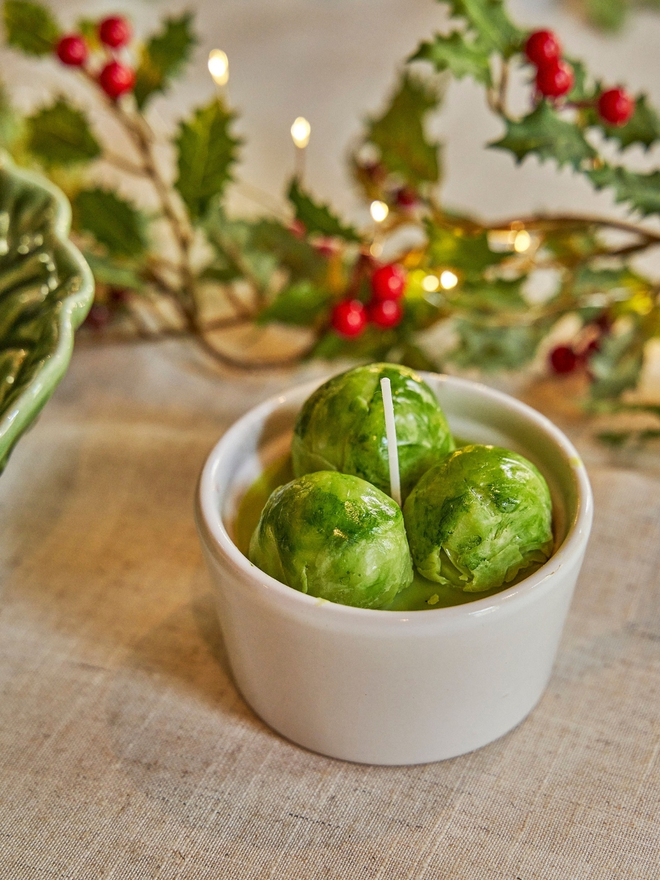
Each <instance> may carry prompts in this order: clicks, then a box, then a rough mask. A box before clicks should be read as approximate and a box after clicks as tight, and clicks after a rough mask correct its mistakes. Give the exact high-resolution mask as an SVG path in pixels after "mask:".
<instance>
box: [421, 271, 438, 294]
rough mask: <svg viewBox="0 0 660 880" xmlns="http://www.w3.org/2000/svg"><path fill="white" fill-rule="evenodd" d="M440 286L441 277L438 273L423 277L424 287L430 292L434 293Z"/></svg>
mask: <svg viewBox="0 0 660 880" xmlns="http://www.w3.org/2000/svg"><path fill="white" fill-rule="evenodd" d="M439 287H440V279H439V278H438V277H437V275H425V276H424V277H423V278H422V288H423V289H424V290H426V291H427V292H428V293H433V292H434V291H435V290H437V289H438V288H439Z"/></svg>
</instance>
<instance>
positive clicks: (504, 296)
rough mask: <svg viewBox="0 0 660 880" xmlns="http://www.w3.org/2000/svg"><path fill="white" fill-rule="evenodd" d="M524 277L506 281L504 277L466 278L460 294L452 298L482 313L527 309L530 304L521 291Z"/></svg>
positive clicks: (456, 302)
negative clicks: (490, 278)
mask: <svg viewBox="0 0 660 880" xmlns="http://www.w3.org/2000/svg"><path fill="white" fill-rule="evenodd" d="M524 280H525V279H524V278H518V279H516V280H514V281H506V280H505V279H503V278H495V279H492V280H489V279H486V278H484V277H480V278H475V279H466V281H465V283H464V284H462V285H461V287H460V288H459V294H458V296H457V297H454V298H453V299H452V303H453V304H454V305H456V306H458V307H462V308H466V309H470V310H471V311H474V312H481V313H482V314H485V315H486V314H498V313H500V312H520V311H526V310H527V309H528V308H529V305H528V303H527V301H526V300H525V298H524V297H523V295H522V293H521V288H522V285H523V283H524Z"/></svg>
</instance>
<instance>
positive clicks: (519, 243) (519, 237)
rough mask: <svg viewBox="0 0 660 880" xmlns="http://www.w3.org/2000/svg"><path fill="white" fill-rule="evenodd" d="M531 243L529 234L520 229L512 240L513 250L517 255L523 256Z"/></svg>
mask: <svg viewBox="0 0 660 880" xmlns="http://www.w3.org/2000/svg"><path fill="white" fill-rule="evenodd" d="M531 243H532V236H531V235H530V234H529V232H526V231H525V230H524V229H522V230H521V231H520V232H517V233H516V237H515V238H514V240H513V249H514V251H515V252H516V253H517V254H524V253H525V251H528V250H529V248H530V245H531Z"/></svg>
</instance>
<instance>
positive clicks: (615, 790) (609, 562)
mask: <svg viewBox="0 0 660 880" xmlns="http://www.w3.org/2000/svg"><path fill="white" fill-rule="evenodd" d="M300 375H301V374H300V373H299V374H297V375H291V374H288V375H287V374H284V373H280V374H277V373H274V374H270V375H268V376H267V377H264V376H249V377H236V376H234V377H228V376H220V375H218V374H215V373H212V372H211V371H209V370H207V369H206V368H205V367H204V366H203V365H201V364H199V363H198V362H197V361H196V360H195V358H194V357H193V356H188V355H187V354H186V350H185V349H184V348H182V347H179V346H178V345H176V344H168V345H165V346H148V345H147V346H142V347H139V346H124V347H114V348H104V349H94V350H90V349H87V350H80V351H78V352H77V353H76V355H75V357H74V362H73V366H72V369H71V371H70V373H69V374H68V376H67V378H66V379H65V381H64V382H63V384H62V385H61V386H60V389H59V390H58V392H57V394H56V396H55V398H54V400H53V401H52V402H51V404H50V405H49V406H48V407H47V409H46V410H45V411H44V413H43V415H42V417H41V419H40V421H39V422H38V423H37V425H36V426H35V428H34V430H33V431H32V432H31V433H30V434H29V435H28V436H27V437H25V438H24V440H23V441H22V442H21V444H20V445H19V447H18V448H17V449H16V451H15V454H14V456H13V458H12V459H11V461H10V463H9V466H8V469H7V471H6V472H5V474H3V476H2V478H0V522H1V528H0V585H1V587H2V600H1V604H0V695H1V696H0V773H1V781H0V877H2V878H3V880H14V878H20V880H33V878H34V880H37V878H38V880H45V878H53V880H55V878H57V880H65V878H66V880H97V878H98V880H100V878H103V880H109V878H113V880H129V878H130V880H133V878H135V880H143V878H159V880H174V878H177V880H183V878H187V880H188V878H190V880H192V878H194V880H203V878H209V880H211V878H232V880H233V878H240V880H247V878H278V880H298V878H349V880H358V878H373V880H376V878H378V880H385V878H389V880H404V878H426V880H431V878H434V880H435V878H452V880H472V878H474V880H487V878H493V880H499V878H502V880H504V878H506V880H554V878H557V880H586V878H589V880H595V878H603V880H605V878H608V880H609V878H630V880H645V878H648V880H655V878H658V877H659V876H660V856H659V854H658V836H659V833H660V814H659V808H660V776H659V773H660V757H659V752H660V605H659V600H660V573H659V571H658V568H659V559H660V542H659V541H658V537H659V534H660V493H659V491H658V490H659V488H660V478H659V477H658V474H657V473H656V472H654V471H653V470H652V469H650V470H649V469H646V470H641V469H637V470H636V469H626V468H623V467H620V466H617V465H616V463H613V462H611V461H608V459H607V456H606V455H604V454H602V453H598V452H597V451H595V450H594V449H593V448H592V447H591V446H590V444H589V443H588V442H587V440H586V435H585V433H584V430H583V428H582V427H581V424H580V423H575V424H573V425H571V424H568V428H569V431H570V432H571V433H572V436H573V437H574V438H575V439H577V442H578V445H580V447H581V448H582V449H583V451H585V452H586V453H587V456H588V457H587V460H588V462H589V469H590V476H591V479H592V481H593V487H594V491H595V496H596V519H595V525H594V532H593V537H592V541H591V545H590V548H589V551H588V554H587V560H586V563H585V567H584V570H583V573H582V576H581V578H580V581H579V584H578V588H577V592H576V596H575V599H574V602H573V605H572V608H571V612H570V616H569V619H568V624H567V628H566V632H565V635H564V638H563V641H562V643H561V647H560V651H559V656H558V660H557V664H556V668H555V672H554V675H553V677H552V680H551V683H550V686H549V688H548V690H547V693H546V694H545V696H544V697H543V699H542V701H541V703H540V705H539V706H538V707H537V708H536V709H535V710H534V712H533V713H532V714H531V716H530V717H529V718H528V719H527V720H526V721H525V722H524V723H523V724H521V725H520V726H519V727H518V728H517V729H516V730H514V731H513V732H512V733H510V734H509V735H508V736H505V737H504V738H502V739H501V740H499V741H498V742H495V743H493V744H492V745H490V746H488V747H486V748H484V749H482V750H480V751H478V752H475V753H473V754H470V755H466V756H464V757H461V758H456V759H454V760H451V761H446V762H443V763H438V764H430V765H427V766H419V767H403V768H382V767H367V766H359V765H352V764H345V763H342V762H339V761H335V760H330V759H327V758H324V757H320V756H318V755H315V754H311V753H309V752H306V751H304V750H302V749H300V748H298V747H296V746H294V745H292V744H290V743H289V742H286V741H285V740H283V739H282V738H280V737H279V736H277V735H276V734H274V733H273V732H272V731H270V730H269V729H268V728H267V727H265V726H264V725H263V724H262V723H261V722H260V721H259V720H258V719H257V718H256V717H255V716H254V715H253V714H252V712H251V711H250V710H249V709H248V708H247V707H246V705H245V703H244V702H243V700H242V699H241V697H240V696H239V695H238V694H237V692H236V690H235V688H234V686H233V684H232V681H231V678H230V676H229V674H228V672H227V669H226V665H225V661H224V657H223V649H222V642H221V638H220V634H219V629H218V624H217V621H216V618H215V616H214V610H213V606H212V602H211V597H210V587H209V581H208V579H207V575H206V572H205V570H204V566H203V563H202V558H201V553H200V548H199V546H198V542H197V537H196V534H195V528H194V523H193V516H192V497H193V491H194V487H195V481H196V478H197V475H198V472H199V470H200V467H201V465H202V462H203V460H204V458H205V455H206V453H207V452H208V450H209V448H210V447H211V445H212V444H213V443H214V442H215V440H216V439H217V438H218V436H219V435H220V434H221V433H222V432H223V431H224V430H225V429H226V427H227V426H228V425H229V424H230V423H231V422H232V421H233V420H234V419H235V418H236V417H237V416H239V415H240V414H241V413H242V412H244V411H245V409H246V408H248V407H249V406H251V405H253V404H254V403H256V402H257V401H259V400H261V399H263V398H264V397H266V396H268V395H270V394H271V393H274V392H276V391H277V390H279V389H280V388H282V387H284V386H285V385H287V384H289V383H290V382H291V381H294V380H295V379H296V378H299V377H300ZM544 401H545V403H544ZM534 402H535V403H536V404H537V405H540V406H541V407H542V408H545V409H546V410H548V411H550V413H551V414H553V412H554V410H553V407H552V406H551V404H550V400H549V398H546V396H545V395H544V394H542V393H539V394H537V395H536V396H535V398H534ZM546 404H547V405H546Z"/></svg>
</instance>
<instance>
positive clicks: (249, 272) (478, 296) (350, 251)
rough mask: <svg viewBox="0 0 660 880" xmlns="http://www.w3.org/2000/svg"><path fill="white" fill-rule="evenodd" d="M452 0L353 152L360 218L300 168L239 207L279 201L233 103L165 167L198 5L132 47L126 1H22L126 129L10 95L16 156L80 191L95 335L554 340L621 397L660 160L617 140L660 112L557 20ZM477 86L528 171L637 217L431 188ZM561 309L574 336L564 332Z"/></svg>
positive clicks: (439, 353) (518, 359)
mask: <svg viewBox="0 0 660 880" xmlns="http://www.w3.org/2000/svg"><path fill="white" fill-rule="evenodd" d="M442 2H443V5H444V6H445V7H446V8H447V9H448V11H449V13H450V24H449V26H448V27H447V29H446V30H445V31H443V32H441V33H438V34H436V35H435V36H434V37H433V38H432V39H430V40H427V41H424V42H422V43H421V44H420V46H419V47H418V49H417V50H416V52H415V53H414V54H413V55H412V56H411V58H410V59H409V63H408V65H407V66H406V67H405V68H404V69H403V71H402V72H401V73H400V74H399V75H398V77H397V80H396V82H395V85H394V88H393V90H392V92H391V94H390V96H389V98H388V100H387V101H386V103H385V105H384V107H383V108H382V109H381V111H380V112H378V113H376V114H373V115H371V116H369V117H367V118H366V119H365V122H364V127H363V132H362V135H361V137H360V138H359V140H358V142H357V144H356V145H355V148H354V149H353V151H352V153H351V156H350V170H351V173H352V176H353V179H354V182H355V184H356V186H357V187H358V189H359V191H360V192H361V193H362V195H363V197H364V200H365V204H366V205H367V206H370V209H371V214H372V216H373V218H374V220H373V222H369V223H367V224H365V225H364V226H363V227H361V228H359V227H357V226H356V225H354V224H353V223H350V222H348V221H347V220H345V219H343V218H341V217H339V216H338V215H337V213H336V212H335V211H334V210H333V208H332V207H331V206H330V205H326V204H323V203H321V202H319V201H318V200H317V199H315V198H314V196H313V194H312V193H310V192H309V190H308V189H307V187H306V186H305V184H304V181H303V180H302V179H300V178H299V177H294V178H293V179H292V180H290V181H289V182H288V184H287V187H286V192H285V198H284V200H283V202H282V203H281V204H280V205H277V206H276V207H275V210H272V209H271V207H270V205H269V206H268V209H267V210H266V211H265V213H264V215H263V216H261V217H259V218H257V219H249V220H248V219H244V218H236V217H232V216H230V214H229V213H228V211H227V209H226V206H225V198H226V192H227V187H228V185H229V184H232V185H234V186H242V187H243V188H244V192H246V194H248V195H249V196H250V197H252V198H256V199H257V200H258V201H260V202H261V201H263V197H262V195H261V194H260V193H258V192H255V191H254V189H253V188H248V187H246V186H245V185H244V184H241V183H240V182H238V181H237V180H236V167H237V163H238V160H239V155H240V147H241V139H240V137H239V136H238V135H237V134H236V126H237V114H236V112H235V111H234V110H233V109H232V108H231V107H229V106H228V104H227V102H226V100H225V98H224V97H223V96H222V95H218V94H216V95H214V96H212V97H210V99H209V100H208V101H207V102H206V103H205V104H203V105H202V106H200V107H197V108H195V109H194V110H193V112H192V113H191V115H190V116H189V117H188V118H186V119H182V120H181V121H180V122H179V123H178V125H177V126H176V129H175V131H174V132H173V134H172V137H171V150H172V152H173V154H174V156H175V160H174V161H175V166H174V167H167V166H163V164H162V162H161V158H160V151H159V139H158V138H157V136H156V134H155V133H154V130H153V128H152V126H151V124H150V113H151V105H152V102H153V100H154V99H155V98H156V97H158V96H160V95H163V94H166V93H167V91H168V89H169V87H170V86H171V84H172V83H173V81H174V80H175V78H176V77H178V76H180V75H181V74H182V73H183V72H184V70H185V66H186V64H187V62H188V61H189V60H190V58H191V57H192V53H193V51H194V49H195V43H196V39H195V34H194V21H193V17H192V15H191V14H189V13H186V14H184V15H181V16H178V17H172V18H168V19H166V20H165V21H164V22H163V23H162V25H161V28H160V30H159V31H158V32H157V33H155V34H153V35H152V36H150V37H148V38H147V39H146V40H144V41H142V42H138V41H136V40H135V39H134V38H133V36H132V33H131V27H130V23H129V22H128V21H127V20H126V19H125V18H123V17H120V16H112V17H109V18H105V19H102V20H101V21H90V20H83V21H79V22H78V23H77V24H76V25H75V26H74V27H73V28H72V29H71V30H68V31H65V30H64V29H63V28H62V26H61V25H60V23H59V21H57V20H56V18H55V17H54V16H53V14H52V12H51V11H50V10H49V9H48V8H47V7H46V6H43V5H39V4H35V3H28V2H23V0H7V2H5V4H4V18H5V26H6V35H7V41H8V43H9V44H10V45H11V46H13V47H15V48H16V49H18V50H21V51H23V52H24V53H27V54H30V55H33V56H37V57H45V56H49V55H50V56H55V57H57V58H58V59H59V61H60V62H61V63H62V64H64V65H66V66H68V67H69V68H70V69H71V71H72V73H75V74H77V75H78V76H79V77H82V79H83V80H84V81H85V82H86V83H87V84H88V86H89V89H90V99H91V100H92V101H96V102H100V103H101V106H102V107H103V109H104V111H105V113H106V114H107V115H108V116H109V117H110V119H111V120H112V121H113V123H114V125H115V126H116V128H117V131H118V132H119V133H120V134H121V136H122V138H123V140H119V139H117V138H115V137H112V138H111V139H106V138H103V137H102V136H101V135H100V134H99V132H98V131H97V130H96V129H95V127H94V125H93V124H92V123H91V121H90V118H89V116H88V112H87V109H86V108H85V107H82V106H79V105H78V104H74V103H73V102H71V100H70V99H69V98H68V97H67V96H65V95H59V96H55V97H54V99H53V100H52V101H51V102H50V103H48V104H47V105H46V106H43V107H40V108H37V109H36V110H35V111H34V112H33V113H32V114H31V115H30V116H28V117H27V118H25V119H21V118H20V116H19V114H17V113H16V112H15V111H14V110H13V108H12V107H11V103H10V101H9V100H8V97H7V96H6V94H3V95H0V139H1V141H2V143H3V145H4V146H5V148H6V149H9V150H10V151H11V152H13V153H14V155H15V156H16V157H17V158H19V160H21V161H23V162H24V163H26V164H32V165H38V166H40V167H42V168H44V169H45V170H46V171H47V172H48V173H49V174H50V175H51V177H53V179H54V180H56V182H58V183H59V184H60V185H61V186H63V187H64V188H65V190H66V191H67V193H68V194H69V196H70V198H71V201H72V204H73V209H74V230H75V234H76V235H77V237H78V241H79V243H80V245H81V246H82V247H83V249H84V251H85V254H86V256H87V259H88V261H89V262H90V265H91V266H92V269H93V271H94V273H95V276H96V280H97V285H98V295H97V302H96V304H95V306H94V308H93V310H92V312H91V314H90V318H89V322H88V324H89V327H90V329H91V330H95V331H96V334H95V335H96V338H98V339H99V340H106V341H107V340H114V339H121V340H124V339H126V338H136V339H148V340H159V339H162V338H164V337H166V336H170V335H187V336H190V337H191V338H193V339H195V340H196V341H197V342H198V344H199V345H200V346H202V348H203V349H204V351H205V352H207V353H208V354H209V355H211V356H212V357H214V358H216V359H217V360H219V361H221V362H222V363H224V364H227V365H230V366H234V367H259V366H270V365H271V364H273V363H281V364H284V363H291V362H296V361H297V360H300V359H301V358H304V357H320V358H326V359H329V358H336V357H342V358H345V357H348V358H352V359H389V360H399V361H401V362H403V363H407V364H409V365H412V366H414V367H418V368H424V367H428V368H433V369H442V368H447V367H451V365H452V364H454V365H456V366H457V367H461V368H467V367H473V366H476V367H479V368H480V369H482V370H490V369H519V368H521V367H523V366H524V365H525V364H527V363H529V362H530V361H531V360H532V359H533V358H535V357H538V355H539V351H542V352H543V351H545V352H546V357H547V363H548V368H549V369H550V370H551V372H553V373H555V374H564V373H575V372H578V371H579V372H581V373H582V374H583V375H584V376H585V378H587V379H588V385H589V391H590V397H591V400H592V404H591V405H592V406H593V407H594V408H599V409H603V408H606V407H609V408H610V409H613V408H617V409H620V408H622V407H625V406H626V405H627V404H626V394H627V393H628V392H629V391H630V389H633V388H634V387H635V386H636V384H637V382H638V379H639V375H640V371H641V369H642V366H643V363H644V356H645V351H646V347H647V344H648V343H649V342H650V340H652V339H655V338H656V337H657V336H659V335H660V305H659V293H660V287H659V282H658V280H657V279H654V278H652V277H650V276H647V275H646V274H644V273H643V272H642V271H641V270H640V269H639V268H638V266H637V263H636V258H637V257H638V256H639V255H641V254H645V253H646V252H648V251H649V250H650V249H651V248H654V247H657V246H658V244H660V234H658V233H657V232H656V231H655V229H654V228H653V226H651V225H649V224H648V223H647V222H644V221H645V218H647V217H652V216H654V215H657V214H658V213H660V171H651V172H647V173H639V172H637V171H634V170H632V169H631V168H629V167H628V166H627V165H626V164H625V158H626V156H625V154H626V151H627V149H628V148H629V147H631V146H632V145H638V146H641V147H643V148H644V149H646V150H649V149H650V148H651V147H653V146H654V145H655V144H656V143H657V141H658V140H660V117H659V116H658V114H657V113H656V111H655V110H654V109H653V108H652V106H651V105H650V103H649V100H648V98H647V96H646V95H645V94H639V95H636V96H633V95H630V94H629V93H628V92H627V91H626V89H625V88H623V87H622V86H621V85H620V84H617V83H612V84H609V83H604V82H602V81H601V80H600V79H598V78H597V77H594V76H592V75H591V74H590V73H589V71H588V70H587V68H586V66H585V65H584V64H583V63H582V62H580V61H578V60H577V59H573V58H567V57H565V55H564V53H563V51H562V48H561V45H560V41H559V39H558V38H557V36H556V35H555V34H553V33H551V32H549V31H543V30H542V31H536V32H533V33H529V32H527V31H525V30H524V29H523V28H521V27H519V26H518V25H517V24H516V23H515V22H513V21H512V20H511V18H510V17H509V15H508V13H507V10H506V6H505V4H504V3H503V2H502V0H442ZM438 74H441V78H440V80H439V79H438ZM464 77H469V78H471V79H473V80H474V81H475V82H476V83H477V84H479V85H480V86H481V87H482V88H483V90H484V97H485V102H486V105H487V107H488V108H489V109H490V111H491V112H493V113H494V114H495V115H496V116H497V117H498V118H499V119H500V121H501V124H502V135H501V137H499V138H498V139H497V140H496V141H495V142H493V143H492V144H490V145H489V147H490V148H492V149H498V150H503V151H506V152H508V153H509V154H511V156H512V157H513V159H514V161H516V162H523V161H525V160H526V159H527V158H528V157H530V156H533V157H536V158H537V159H538V160H539V161H549V162H554V163H555V164H556V165H557V167H563V166H568V167H569V168H571V169H572V170H573V172H574V173H576V174H579V175H581V176H582V177H583V178H585V179H586V180H588V181H589V182H590V184H591V185H592V186H593V187H595V188H596V189H608V190H609V191H610V192H611V193H612V195H613V198H614V200H615V201H617V202H619V203H621V204H622V205H624V206H625V207H626V208H627V209H628V210H629V212H630V215H631V219H630V220H629V221H621V220H618V219H612V220H608V219H600V218H593V217H578V216H561V215H559V216H546V215H537V216H533V217H518V218H511V219H508V220H505V221H498V222H495V223H483V222H481V221H479V220H477V219H475V218H471V217H466V216H464V215H460V214H458V213H456V212H453V211H450V210H448V209H447V208H446V207H445V206H444V205H443V204H442V201H441V199H440V196H439V185H440V182H441V176H442V162H441V145H440V144H438V143H437V142H435V141H434V140H433V139H432V138H431V137H430V136H429V134H428V120H429V118H430V116H431V115H432V114H434V113H436V112H439V110H440V108H441V104H442V96H443V91H444V89H445V88H446V87H447V85H448V82H449V81H450V80H451V79H452V78H455V79H462V78H464ZM443 78H444V82H443V81H442V80H443ZM515 80H518V81H522V82H523V83H524V84H525V87H526V88H527V90H528V108H527V110H526V111H525V112H524V113H522V114H514V113H513V111H512V110H511V109H510V105H511V102H510V100H509V94H510V90H511V84H512V82H514V81H515ZM603 143H606V144H607V150H606V155H605V154H604V153H603V151H602V149H601V147H602V144H603ZM613 157H615V158H613ZM104 166H105V168H107V167H108V166H110V167H112V168H113V169H114V171H115V172H116V173H117V174H119V175H120V176H121V177H123V178H124V179H125V180H126V181H127V183H128V182H130V181H133V180H135V179H142V180H144V181H145V182H146V183H148V184H149V187H150V191H151V196H152V198H151V201H150V202H148V203H146V204H138V203H137V202H136V201H133V200H132V199H131V198H128V197H126V195H124V193H126V192H130V183H129V184H128V185H127V186H120V187H119V188H114V189H110V188H109V187H108V185H107V183H106V182H105V180H106V173H105V168H104ZM406 241H408V242H410V241H414V242H415V243H414V245H411V244H407V245H406V244H405V243H404V242H406ZM541 288H543V289H541ZM567 316H570V317H571V320H572V323H571V327H572V330H571V331H570V334H569V335H567V336H566V335H565V336H563V337H562V338H560V339H555V335H556V328H557V327H558V325H559V324H560V321H564V322H565V321H566V319H567ZM569 323H570V322H569ZM282 327H285V328H287V327H288V328H289V331H290V334H291V333H292V334H293V337H291V335H289V336H287V337H286V338H287V339H288V340H291V338H293V342H292V343H291V345H290V347H289V348H288V349H287V350H286V351H284V352H283V353H282V354H281V355H278V356H277V357H275V358H270V357H269V358H266V357H264V355H263V354H262V350H263V349H265V346H264V344H263V342H262V336H263V335H264V334H265V335H267V336H269V337H271V338H272V333H273V329H274V328H282ZM245 334H248V336H249V339H247V338H246V336H245ZM550 340H555V341H554V342H551V341H550ZM634 405H635V406H637V407H638V406H639V404H634Z"/></svg>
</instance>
